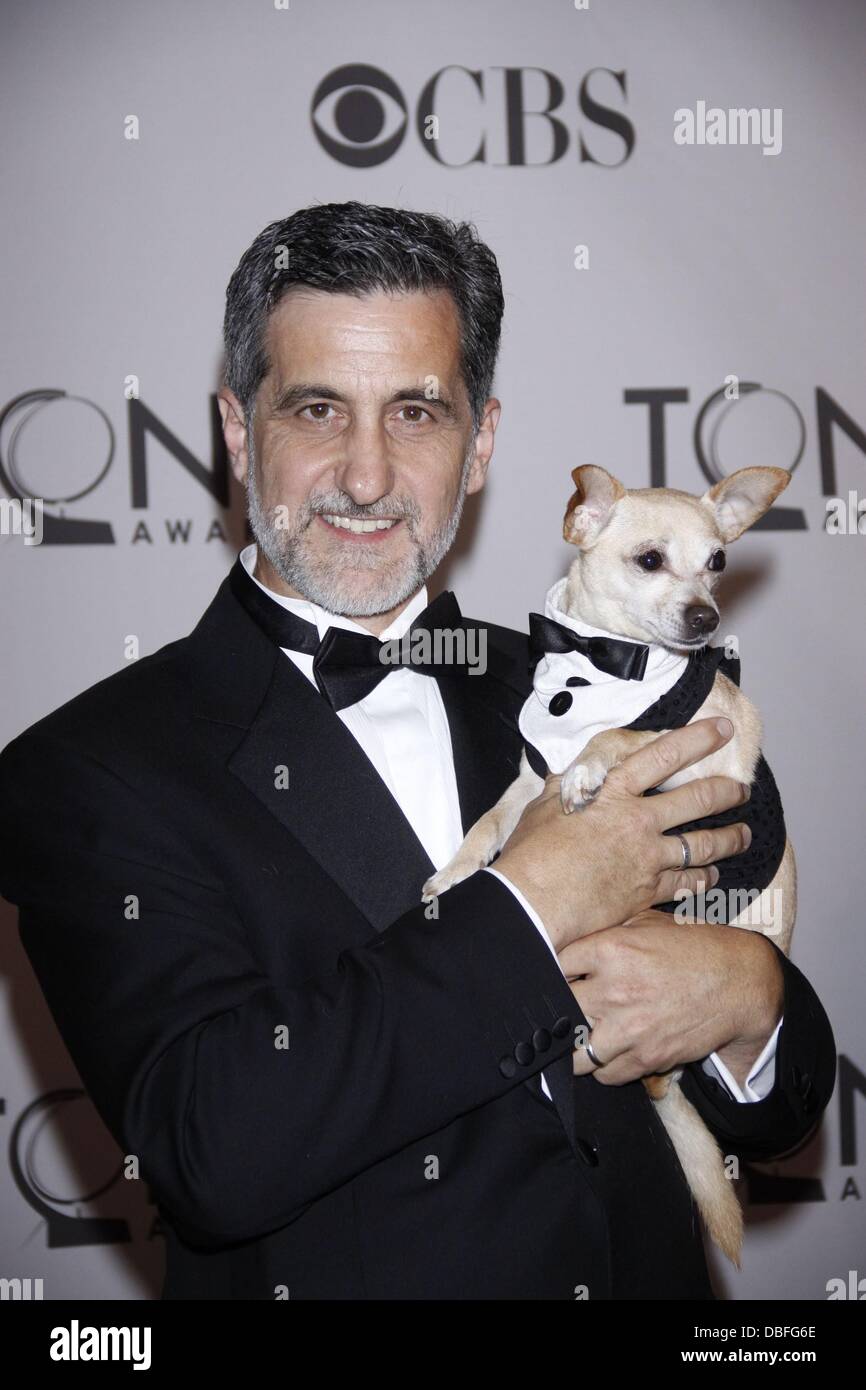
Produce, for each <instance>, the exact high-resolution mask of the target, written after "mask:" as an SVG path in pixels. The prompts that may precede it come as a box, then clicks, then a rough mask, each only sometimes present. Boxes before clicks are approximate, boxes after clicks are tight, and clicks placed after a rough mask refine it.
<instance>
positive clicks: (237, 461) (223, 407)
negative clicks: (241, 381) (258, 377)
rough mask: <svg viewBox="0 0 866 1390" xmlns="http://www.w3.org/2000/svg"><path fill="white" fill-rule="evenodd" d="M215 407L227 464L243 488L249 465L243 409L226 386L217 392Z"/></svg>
mask: <svg viewBox="0 0 866 1390" xmlns="http://www.w3.org/2000/svg"><path fill="white" fill-rule="evenodd" d="M217 407H218V409H219V413H220V419H221V420H222V427H223V438H224V439H225V442H226V453H227V454H228V456H229V464H230V466H231V470H232V472H233V473H234V475H235V478H236V479H237V481H238V482H239V483H240V484H241V486H243V484H244V482H245V480H246V476H247V467H248V464H249V454H248V448H247V430H246V424H245V422H244V412H243V407H242V406H241V403H240V401H239V400H238V398H237V396H236V395H235V393H234V391H231V390H229V388H228V386H222V387H221V388H220V390H219V391H217Z"/></svg>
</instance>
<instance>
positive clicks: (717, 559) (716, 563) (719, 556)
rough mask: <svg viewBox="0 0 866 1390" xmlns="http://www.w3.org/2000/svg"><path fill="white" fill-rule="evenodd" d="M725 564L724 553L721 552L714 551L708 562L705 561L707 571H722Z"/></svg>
mask: <svg viewBox="0 0 866 1390" xmlns="http://www.w3.org/2000/svg"><path fill="white" fill-rule="evenodd" d="M726 564H727V560H726V558H725V552H724V551H723V550H714V551H713V553H712V555H711V556H710V558H709V560H708V561H707V569H708V570H723V569H724V568H725V565H726Z"/></svg>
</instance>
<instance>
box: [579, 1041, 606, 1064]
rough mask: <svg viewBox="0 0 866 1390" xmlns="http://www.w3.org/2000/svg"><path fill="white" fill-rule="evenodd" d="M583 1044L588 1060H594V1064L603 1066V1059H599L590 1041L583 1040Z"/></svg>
mask: <svg viewBox="0 0 866 1390" xmlns="http://www.w3.org/2000/svg"><path fill="white" fill-rule="evenodd" d="M583 1046H584V1051H585V1052H586V1053H587V1056H588V1057H589V1060H590V1061H591V1062H594V1063H595V1065H596V1066H597V1067H603V1066H604V1062H603V1061H602V1060H601V1058H600V1057H599V1055H598V1053H597V1052H596V1050H595V1048H594V1047H593V1045H592V1043H591V1042H585V1043H584V1044H583Z"/></svg>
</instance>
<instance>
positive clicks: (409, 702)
mask: <svg viewBox="0 0 866 1390" xmlns="http://www.w3.org/2000/svg"><path fill="white" fill-rule="evenodd" d="M240 560H241V564H242V565H243V567H244V569H245V570H246V571H247V574H249V576H250V577H251V578H252V579H253V580H255V582H256V584H258V586H259V588H260V589H261V590H262V591H263V592H264V593H266V594H267V595H268V597H269V598H271V599H273V600H274V602H275V603H279V604H282V605H283V607H285V608H288V609H289V610H290V611H291V612H294V613H297V614H298V615H299V616H300V617H301V618H304V619H306V621H307V622H312V623H315V624H316V626H317V628H318V630H319V636H320V637H322V636H324V634H325V632H326V631H327V629H328V627H344V628H348V629H350V630H351V631H356V632H363V633H368V629H367V628H364V627H362V626H361V625H360V624H359V623H356V622H354V621H353V619H351V618H345V617H343V616H342V615H339V614H331V613H328V612H326V610H325V609H323V608H321V607H320V606H319V605H318V604H315V603H310V602H309V601H308V600H307V599H294V598H288V597H286V596H285V595H284V594H277V593H275V592H274V591H273V590H272V589H268V588H266V586H265V585H264V584H261V583H260V582H259V580H258V579H256V576H255V574H254V573H253V569H254V567H255V562H256V547H255V545H254V544H253V545H248V546H247V547H246V549H245V550H242V551H241V554H240ZM554 587H556V586H554ZM552 592H553V590H551V593H552ZM426 605H427V591H426V588H424V589H422V590H421V592H420V593H419V594H416V596H415V598H414V599H412V601H411V602H410V603H409V604H407V606H406V607H405V608H404V609H403V611H402V613H400V615H399V617H398V618H396V619H395V621H394V622H393V623H392V624H391V625H390V627H388V628H387V629H386V630H385V632H383V633H382V634H381V638H382V640H383V641H384V640H386V639H387V638H390V637H402V636H403V633H404V632H405V631H406V630H407V629H408V627H409V625H410V623H411V622H412V620H413V618H415V617H417V615H418V614H419V613H420V612H422V611H423V609H424V608H425V607H426ZM368 635H369V634H368ZM281 650H282V651H284V652H285V654H286V656H287V657H288V658H289V659H290V660H291V661H292V662H294V664H295V666H297V668H298V670H299V671H301V672H302V674H303V675H305V676H306V678H307V679H308V680H309V681H310V682H311V683H312V684H313V685H315V680H314V677H313V658H312V656H310V655H308V654H306V653H304V652H296V651H292V650H291V649H289V648H287V647H283V648H282V649H281ZM593 669H595V668H593ZM597 674H601V673H600V672H598V673H597ZM619 683H620V684H621V685H623V684H626V682H624V681H620V682H619ZM629 683H630V684H634V685H637V686H641V685H642V684H643V683H642V682H640V681H635V682H629ZM671 684H673V681H672V682H671ZM659 693H661V691H660V692H659ZM654 698H655V697H654ZM645 707H646V706H645V705H644V708H645ZM639 713H640V710H639V709H638V710H636V711H635V716H636V715H637V714H639ZM337 714H338V718H339V719H341V720H342V721H343V723H344V724H345V725H346V728H347V729H348V730H349V732H350V733H351V734H352V735H353V736H354V738H355V739H356V740H357V742H358V743H359V744H360V746H361V748H362V749H363V751H364V752H365V753H366V755H367V757H368V758H369V759H370V761H371V763H372V764H373V766H374V767H375V769H376V771H377V772H378V773H379V776H380V777H381V778H382V780H383V782H384V783H385V785H386V786H387V787H388V789H389V791H390V792H391V794H392V796H393V797H394V799H395V800H396V802H397V803H398V805H399V806H400V809H401V810H402V812H403V814H404V815H405V817H406V819H407V820H408V821H409V823H410V825H411V826H412V829H413V830H414V831H415V834H416V835H417V836H418V839H419V840H420V841H421V843H422V845H423V846H424V848H425V849H426V851H427V853H428V854H429V856H430V859H431V860H432V862H433V866H434V868H435V869H437V870H438V869H442V868H444V867H445V865H446V864H447V863H448V861H449V860H450V859H451V858H452V857H453V855H454V854H455V853H456V852H457V850H458V849H459V847H460V845H461V843H462V841H463V824H462V820H461V816H460V802H459V798H458V792H457V779H456V777H455V775H454V756H453V752H452V749H451V732H450V729H449V726H448V716H447V714H446V711H445V705H444V703H443V701H442V696H441V694H440V691H439V686H438V683H437V682H436V681H435V680H431V679H430V677H429V676H425V675H422V674H421V673H420V672H418V671H413V670H412V669H411V668H409V667H403V668H399V669H395V670H394V671H392V672H389V674H388V675H387V676H386V677H385V679H384V680H382V681H380V682H379V684H378V685H377V686H376V688H375V689H374V690H372V691H371V692H370V694H369V695H367V696H366V697H365V698H364V699H363V700H359V701H358V702H357V704H354V705H348V706H346V708H344V709H341V710H339V711H338V712H337ZM633 717H634V716H633ZM484 872H485V873H491V874H494V875H495V876H496V878H498V879H499V880H500V882H501V883H504V884H505V886H506V887H507V888H509V889H510V891H511V892H512V893H513V894H514V896H515V897H516V898H517V900H518V901H519V902H520V904H521V906H522V907H523V909H524V911H525V912H526V914H527V916H528V917H529V919H530V921H531V922H532V923H533V925H534V926H535V927H536V929H537V930H538V931H539V932H540V934H541V936H542V938H543V939H544V941H545V942H546V943H547V946H548V948H549V949H550V950H551V952H553V958H554V960H556V962H557V965H558V964H559V961H558V960H557V957H556V952H555V951H554V948H553V943H552V942H551V940H550V937H549V936H548V934H547V932H546V931H545V929H544V925H543V923H542V922H541V920H540V918H539V917H538V914H537V913H536V912H535V911H534V909H533V908H532V907H530V905H529V903H528V902H527V901H526V898H525V897H524V896H523V894H522V893H521V892H519V890H518V889H517V888H515V886H514V884H513V883H511V882H510V881H509V880H508V879H507V878H505V877H504V875H503V874H501V873H499V872H498V871H497V870H496V869H493V868H490V869H485V870H484ZM419 898H420V888H419ZM779 1027H781V1023H780V1024H779ZM777 1035H778V1029H777V1030H776V1033H774V1034H773V1037H772V1038H771V1039H770V1041H769V1042H768V1043H767V1046H766V1047H765V1048H764V1051H763V1052H762V1053H761V1056H760V1057H759V1058H758V1059H757V1061H756V1062H755V1065H754V1066H753V1067H752V1070H751V1072H750V1073H749V1077H748V1079H747V1081H746V1086H745V1092H746V1093H745V1095H744V1094H743V1092H742V1091H741V1090H740V1087H739V1086H738V1085H737V1082H736V1081H735V1079H734V1077H733V1076H732V1075H731V1073H730V1072H729V1071H728V1069H727V1067H725V1065H724V1063H723V1062H722V1061H721V1060H720V1059H719V1058H718V1057H717V1056H716V1054H715V1053H711V1054H710V1057H708V1058H706V1059H705V1061H704V1063H703V1069H704V1071H705V1072H707V1074H708V1075H710V1076H715V1077H716V1078H717V1079H718V1080H720V1081H721V1082H722V1083H723V1084H724V1085H725V1087H726V1089H727V1090H728V1091H729V1093H730V1094H731V1096H733V1097H734V1098H735V1099H736V1100H738V1101H756V1100H763V1098H764V1097H765V1096H766V1095H767V1094H768V1093H769V1091H770V1090H771V1089H772V1086H773V1082H774V1078H775V1066H774V1058H775V1051H776V1037H777ZM541 1083H542V1089H543V1090H544V1093H545V1095H546V1096H547V1098H548V1100H551V1095H550V1090H549V1088H548V1086H547V1082H546V1080H545V1078H544V1075H543V1074H542V1079H541Z"/></svg>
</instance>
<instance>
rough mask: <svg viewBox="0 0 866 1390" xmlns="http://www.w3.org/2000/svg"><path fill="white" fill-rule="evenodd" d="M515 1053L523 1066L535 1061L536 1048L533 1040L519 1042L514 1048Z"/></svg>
mask: <svg viewBox="0 0 866 1390" xmlns="http://www.w3.org/2000/svg"><path fill="white" fill-rule="evenodd" d="M514 1055H515V1057H516V1058H517V1060H518V1062H519V1063H520V1065H521V1066H522V1067H528V1066H529V1064H530V1062H534V1061H535V1048H534V1047H533V1046H532V1043H531V1042H519V1043H518V1044H517V1046H516V1047H515V1049H514Z"/></svg>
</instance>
